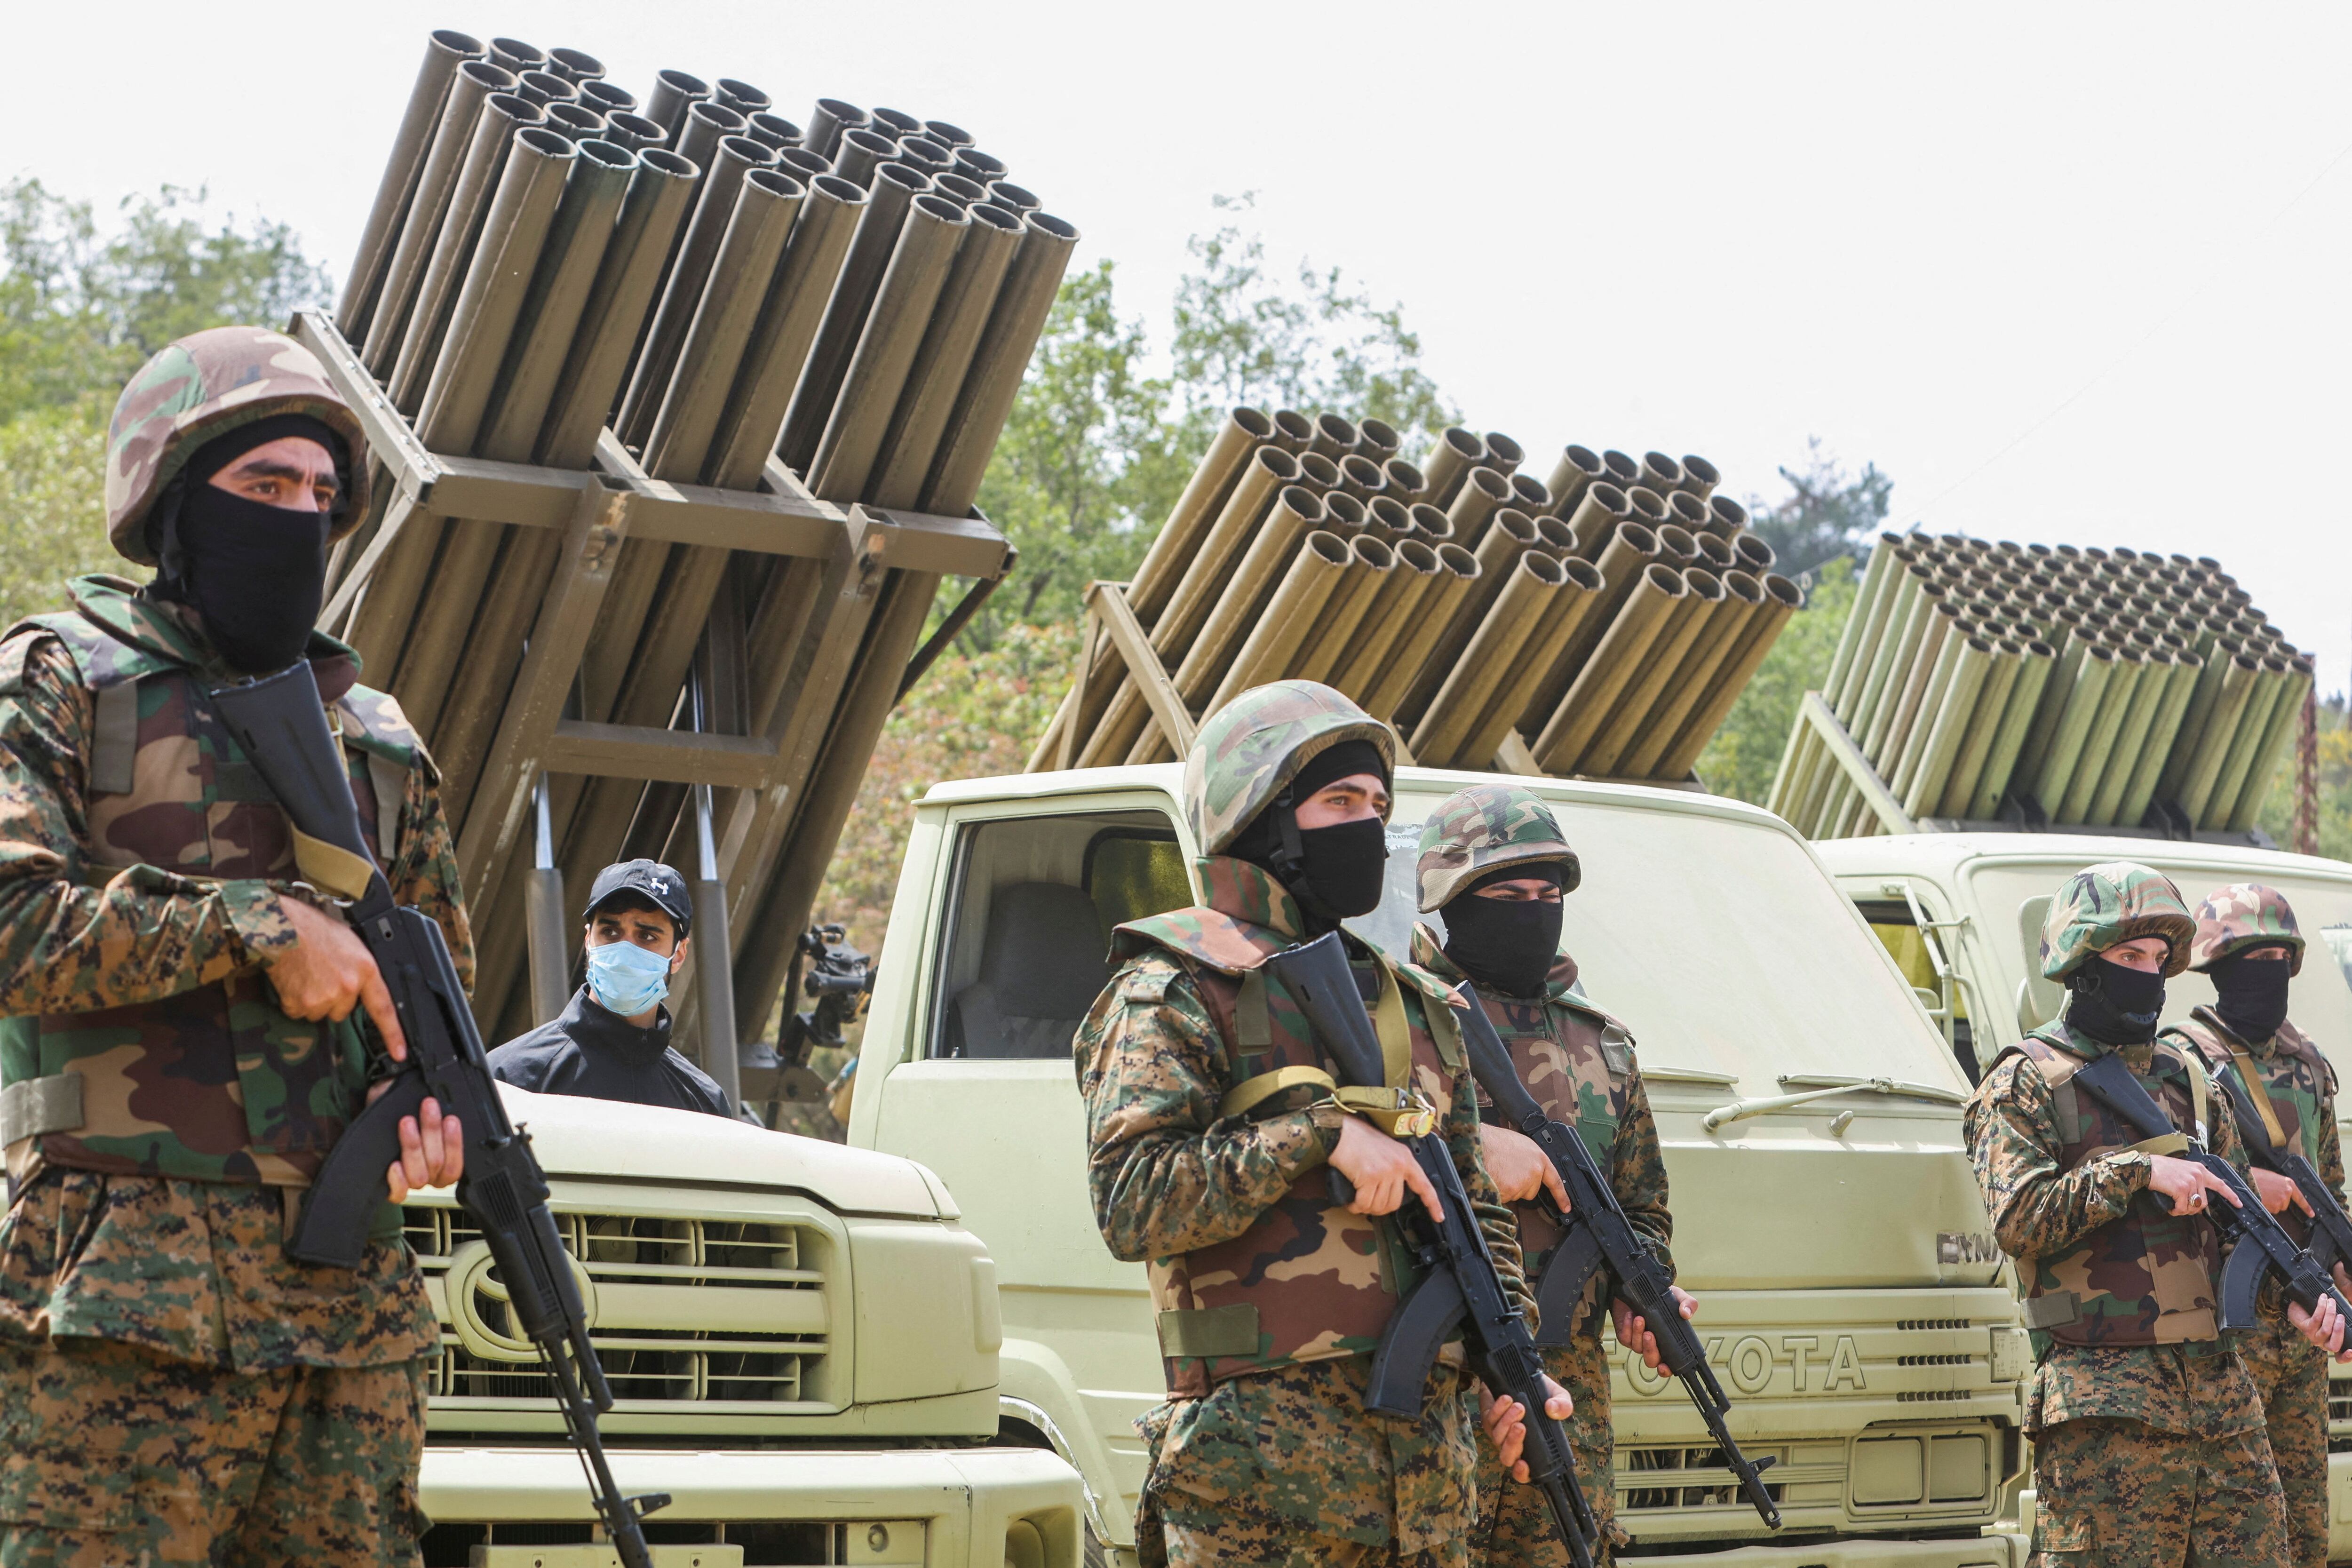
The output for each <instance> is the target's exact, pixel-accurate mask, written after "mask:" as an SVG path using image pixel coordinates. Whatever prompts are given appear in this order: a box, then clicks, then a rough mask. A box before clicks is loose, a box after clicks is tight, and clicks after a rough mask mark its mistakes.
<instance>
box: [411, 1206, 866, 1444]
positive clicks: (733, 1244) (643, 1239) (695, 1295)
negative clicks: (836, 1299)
mask: <svg viewBox="0 0 2352 1568" xmlns="http://www.w3.org/2000/svg"><path fill="white" fill-rule="evenodd" d="M402 1222H403V1229H404V1234H405V1235H406V1236H407V1237H408V1244H409V1246H410V1247H413V1248H414V1249H415V1252H416V1255H417V1262H418V1264H419V1265H420V1266H421V1267H422V1268H423V1270H424V1273H425V1279H426V1281H427V1284H428V1287H429V1288H430V1289H431V1290H432V1293H433V1297H434V1303H435V1306H436V1310H438V1311H439V1313H440V1316H441V1327H442V1332H441V1352H440V1354H439V1355H438V1356H437V1357H436V1358H435V1360H434V1361H433V1363H431V1365H430V1368H429V1373H428V1376H429V1386H430V1391H431V1393H432V1394H434V1395H435V1396H436V1397H443V1398H451V1397H455V1398H472V1399H485V1400H500V1401H504V1400H515V1399H528V1400H534V1401H537V1400H543V1399H544V1398H545V1397H546V1394H547V1379H546V1375H545V1374H544V1373H541V1371H540V1370H539V1367H538V1364H537V1361H538V1358H537V1356H536V1354H535V1353H534V1352H532V1350H531V1348H530V1346H529V1345H528V1344H527V1343H523V1342H520V1341H519V1339H518V1338H517V1336H516V1331H515V1329H514V1326H513V1323H512V1321H511V1320H510V1319H509V1316H508V1309H507V1306H506V1303H505V1301H504V1300H503V1291H502V1287H501V1286H500V1285H499V1279H498V1275H497V1271H496V1270H495V1269H493V1268H489V1267H488V1259H487V1258H486V1257H485V1256H484V1252H485V1248H484V1247H483V1244H482V1241H481V1236H480V1232H479V1231H478V1230H477V1229H476V1228H475V1226H474V1224H473V1221H472V1219H471V1217H470V1216H468V1215H467V1214H466V1213H465V1212H464V1211H463V1210H462V1209H458V1208H456V1207H454V1206H443V1205H426V1204H412V1205H408V1206H407V1207H406V1208H405V1209H404V1211H403V1213H402ZM556 1224H557V1228H558V1230H559V1231H560V1232H561V1234H562V1238H563V1246H564V1249H565V1250H566V1251H568V1252H569V1253H571V1255H572V1257H573V1258H575V1259H578V1260H580V1264H581V1267H582V1269H583V1272H584V1274H585V1279H586V1283H585V1288H584V1289H583V1296H584V1297H586V1298H587V1299H588V1301H589V1306H590V1317H591V1330H590V1335H589V1338H590V1340H591V1341H592V1342H593V1343H594V1345H595V1347H596V1354H597V1359H598V1360H599V1361H601V1362H602V1363H604V1373H605V1376H606V1377H607V1378H608V1379H609V1380H610V1382H611V1384H612V1387H613V1395H614V1398H615V1399H616V1400H619V1401H622V1402H623V1403H624V1405H626V1404H627V1403H628V1402H652V1403H659V1404H675V1403H677V1402H681V1401H687V1402H695V1403H700V1404H704V1405H725V1404H750V1405H775V1404H778V1403H790V1402H796V1401H799V1400H801V1399H803V1397H804V1388H805V1384H806V1381H807V1379H808V1378H809V1376H810V1375H811V1373H812V1372H813V1369H814V1365H815V1363H817V1362H818V1360H819V1359H820V1358H821V1357H823V1356H824V1353H825V1351H826V1348H827V1338H826V1330H827V1325H828V1322H829V1318H828V1316H827V1307H826V1302H825V1295H824V1272H823V1270H822V1268H820V1267H819V1265H820V1264H821V1263H822V1261H823V1253H824V1247H825V1239H824V1237H823V1235H822V1234H821V1233H816V1232H812V1231H810V1230H808V1229H807V1228H805V1227H803V1226H794V1225H788V1224H772V1223H757V1222H751V1221H741V1220H703V1219H676V1218H667V1217H656V1216H651V1215H616V1214H593V1213H565V1212H562V1211H559V1212H558V1213H557V1215H556ZM461 1294H462V1295H463V1296H464V1297H465V1298H466V1300H457V1299H456V1298H457V1296H459V1295H461ZM461 1317H462V1318H463V1319H464V1320H466V1321H463V1322H461V1321H459V1320H460V1319H461Z"/></svg>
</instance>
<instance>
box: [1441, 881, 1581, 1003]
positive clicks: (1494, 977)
mask: <svg viewBox="0 0 2352 1568" xmlns="http://www.w3.org/2000/svg"><path fill="white" fill-rule="evenodd" d="M1523 878H1538V879H1542V880H1544V881H1547V882H1549V883H1550V884H1551V885H1552V886H1553V887H1555V888H1557V887H1559V885H1560V883H1561V882H1562V881H1563V880H1564V878H1563V876H1562V873H1561V868H1560V865H1559V862H1558V861H1557V860H1538V861H1522V862H1521V863H1520V864H1518V865H1517V866H1497V867H1496V868H1495V869H1493V870H1492V871H1489V872H1487V873H1486V875H1485V876H1483V877H1480V878H1478V879H1476V880H1475V881H1473V882H1472V883H1471V884H1470V885H1469V886H1468V887H1466V888H1465V889H1462V891H1460V892H1459V893H1456V894H1455V895H1454V897H1453V898H1452V899H1450V900H1447V901H1446V903H1445V907H1444V915H1445V956H1446V957H1448V958H1450V959H1452V960H1453V961H1454V963H1455V964H1456V965H1458V966H1459V967H1460V968H1461V970H1462V973H1465V974H1467V975H1468V976H1470V978H1471V979H1473V980H1475V981H1476V982H1478V984H1481V985H1487V986H1492V987H1493V988H1494V989H1495V990H1497V991H1499V992H1501V993H1502V994H1504V995H1506V996H1534V995H1538V994H1540V993H1541V992H1542V990H1543V986H1544V977H1545V976H1546V975H1548V974H1549V973H1551V966H1552V962H1553V960H1554V959H1556V958H1558V957H1559V921H1560V913H1561V907H1560V903H1559V900H1557V899H1482V898H1480V897H1479V896H1478V889H1481V888H1487V887H1492V886H1493V885H1494V884H1496V882H1516V881H1518V880H1520V879H1523Z"/></svg>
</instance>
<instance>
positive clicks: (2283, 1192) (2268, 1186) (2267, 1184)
mask: <svg viewBox="0 0 2352 1568" xmlns="http://www.w3.org/2000/svg"><path fill="white" fill-rule="evenodd" d="M2246 1174H2248V1175H2249V1176H2252V1178H2253V1179H2254V1191H2255V1192H2257V1193H2259V1194H2262V1199H2263V1207H2264V1208H2266V1209H2268V1210H2270V1211H2271V1213H2273V1214H2284V1213H2286V1211H2287V1205H2290V1204H2292V1205H2294V1206H2295V1207H2296V1208H2299V1209H2301V1210H2302V1211H2303V1212H2304V1213H2305V1214H2309V1213H2310V1212H2311V1200H2310V1199H2309V1198H2307V1197H2305V1196H2304V1195H2303V1189H2302V1188H2301V1187H2298V1186H2296V1185H2295V1184H2294V1182H2293V1181H2291V1180H2289V1179H2288V1178H2287V1177H2284V1176H2282V1175H2280V1174H2279V1173H2277V1172H2276V1171H2265V1170H2263V1169H2261V1168H2260V1167H2256V1168H2255V1169H2253V1170H2251V1171H2248V1172H2247V1173H2246Z"/></svg>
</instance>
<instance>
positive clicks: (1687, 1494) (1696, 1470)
mask: <svg viewBox="0 0 2352 1568" xmlns="http://www.w3.org/2000/svg"><path fill="white" fill-rule="evenodd" d="M1740 1447H1741V1451H1742V1452H1744V1453H1746V1454H1747V1456H1748V1458H1751V1459H1762V1458H1766V1457H1767V1456H1768V1455H1769V1456H1770V1457H1771V1458H1773V1459H1774V1461H1775V1463H1774V1464H1773V1466H1772V1468H1770V1469H1769V1470H1766V1471H1765V1472H1764V1490H1765V1493H1766V1495H1767V1496H1769V1497H1770V1498H1771V1500H1773V1501H1774V1502H1776V1503H1777V1502H1780V1501H1782V1500H1784V1494H1785V1493H1786V1492H1787V1490H1788V1487H1789V1483H1790V1482H1791V1481H1792V1480H1793V1481H1798V1482H1802V1481H1806V1480H1813V1479H1820V1480H1822V1481H1826V1482H1827V1483H1829V1485H1830V1487H1831V1488H1832V1498H1834V1497H1835V1495H1836V1489H1839V1488H1842V1487H1843V1484H1844V1480H1845V1467H1844V1465H1843V1464H1842V1463H1836V1462H1834V1461H1833V1462H1832V1463H1831V1464H1829V1465H1826V1466H1816V1467H1808V1473H1806V1474H1803V1475H1799V1474H1796V1473H1794V1472H1791V1471H1790V1469H1789V1468H1787V1467H1788V1465H1789V1455H1790V1450H1789V1448H1788V1447H1787V1446H1786V1445H1782V1446H1780V1447H1748V1445H1746V1444H1742V1445H1741V1446H1740ZM1808 1447H1822V1448H1824V1449H1825V1450H1826V1451H1827V1452H1828V1453H1829V1454H1831V1455H1833V1456H1839V1457H1841V1458H1842V1450H1841V1447H1840V1446H1839V1445H1837V1444H1821V1445H1808ZM1813 1468H1820V1469H1822V1471H1823V1474H1822V1476H1820V1477H1818V1478H1816V1477H1814V1476H1812V1475H1811V1473H1810V1471H1811V1469H1813ZM1615 1479H1616V1482H1617V1509H1618V1511H1619V1512H1621V1513H1654V1512H1657V1511H1659V1510H1664V1509H1677V1510H1679V1509H1694V1508H1722V1509H1743V1510H1744V1509H1746V1508H1747V1507H1748V1501H1747V1500H1746V1499H1745V1498H1743V1497H1741V1496H1740V1494H1739V1483H1738V1481H1736V1480H1734V1479H1732V1476H1731V1472H1730V1471H1729V1470H1727V1469H1726V1468H1724V1467H1723V1450H1722V1449H1720V1448H1717V1447H1714V1446H1713V1445H1708V1446H1707V1447H1688V1448H1680V1447H1674V1448H1620V1449H1618V1450H1617V1473H1616V1477H1615ZM1750 1517H1751V1518H1752V1517H1753V1515H1752V1514H1751V1515H1750Z"/></svg>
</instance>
